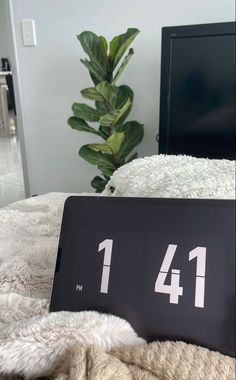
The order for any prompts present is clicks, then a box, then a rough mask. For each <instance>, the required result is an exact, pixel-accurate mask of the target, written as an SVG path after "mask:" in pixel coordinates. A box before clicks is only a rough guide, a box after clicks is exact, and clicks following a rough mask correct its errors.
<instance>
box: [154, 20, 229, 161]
mask: <svg viewBox="0 0 236 380" xmlns="http://www.w3.org/2000/svg"><path fill="white" fill-rule="evenodd" d="M161 67H162V68H161V101H160V130H159V153H166V154H187V155H191V156H195V157H208V158H227V159H234V158H235V157H236V146H235V143H236V125H235V103H236V99H235V85H236V83H235V23H234V22H230V23H220V24H206V25H192V26H178V27H166V28H163V30H162V63H161Z"/></svg>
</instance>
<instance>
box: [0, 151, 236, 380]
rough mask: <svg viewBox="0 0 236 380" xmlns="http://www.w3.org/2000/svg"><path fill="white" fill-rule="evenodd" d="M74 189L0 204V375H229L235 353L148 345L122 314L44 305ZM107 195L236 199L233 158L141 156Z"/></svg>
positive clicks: (170, 344)
mask: <svg viewBox="0 0 236 380" xmlns="http://www.w3.org/2000/svg"><path fill="white" fill-rule="evenodd" d="M70 195H72V194H68V193H67V194H64V193H49V194H45V195H40V196H37V197H32V198H29V199H26V200H23V201H19V202H16V203H14V204H11V205H9V206H7V207H4V208H2V209H0V226H1V229H0V378H2V379H3V378H4V377H6V378H9V376H12V378H20V376H24V377H26V378H38V377H40V376H44V377H46V378H48V379H49V378H52V379H87V378H94V379H111V378H113V379H134V378H135V379H136V378H137V379H139V378H140V379H152V378H153V379H158V378H160V379H164V380H165V379H178V380H182V379H183V380H184V379H203V378H204V379H205V378H207V379H217V380H218V379H222V380H223V379H227V380H232V379H234V378H235V359H233V358H230V357H227V356H224V355H222V354H219V353H217V352H212V351H210V350H208V349H206V348H201V347H197V346H194V345H190V344H189V345H188V344H186V343H183V342H165V343H160V342H153V343H151V344H146V343H145V342H144V340H143V339H142V338H140V337H139V336H137V334H136V332H135V331H134V330H133V328H132V326H131V325H130V324H129V323H128V322H127V321H125V320H123V319H120V318H119V317H116V316H110V315H105V314H99V313H97V312H95V311H90V312H89V311H85V312H80V313H71V312H65V311H62V312H58V313H48V308H49V300H50V295H51V288H52V281H53V275H54V268H55V261H56V253H57V246H58V237H59V233H60V225H61V217H62V212H63V205H64V202H65V200H66V199H67V198H68V196H70ZM78 195H79V194H78ZM83 195H91V196H93V195H94V194H93V193H89V194H83ZM104 195H105V196H132V197H133V196H136V197H139V196H142V197H171V198H221V199H234V198H235V162H234V161H227V160H208V159H197V158H193V157H188V156H165V155H158V156H151V157H146V158H141V159H137V160H134V161H133V162H131V163H129V164H127V165H125V166H123V167H121V168H120V169H118V170H117V171H116V172H115V173H114V175H113V177H112V178H111V180H110V182H109V183H108V184H107V186H106V189H105V190H104V192H103V194H101V196H104ZM1 376H2V377H1ZM89 376H90V377H89Z"/></svg>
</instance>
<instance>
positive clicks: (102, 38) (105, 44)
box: [99, 36, 108, 62]
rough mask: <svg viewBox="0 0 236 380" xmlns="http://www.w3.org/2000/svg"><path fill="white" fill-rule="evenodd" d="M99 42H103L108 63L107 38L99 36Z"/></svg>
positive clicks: (104, 55)
mask: <svg viewBox="0 0 236 380" xmlns="http://www.w3.org/2000/svg"><path fill="white" fill-rule="evenodd" d="M99 40H100V42H101V48H102V53H103V57H104V58H105V60H106V62H108V55H107V49H108V46H107V41H106V38H105V37H103V36H99Z"/></svg>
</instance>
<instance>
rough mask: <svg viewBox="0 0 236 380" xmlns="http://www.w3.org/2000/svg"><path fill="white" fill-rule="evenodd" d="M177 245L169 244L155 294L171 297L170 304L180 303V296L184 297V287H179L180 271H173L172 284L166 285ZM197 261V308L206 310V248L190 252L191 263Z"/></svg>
mask: <svg viewBox="0 0 236 380" xmlns="http://www.w3.org/2000/svg"><path fill="white" fill-rule="evenodd" d="M176 248H177V245H174V244H169V245H168V248H167V251H166V254H165V257H164V260H163V262H162V265H161V269H160V272H159V274H158V276H157V279H156V283H155V292H157V293H166V294H169V295H170V303H176V304H178V303H179V296H182V295H183V287H182V286H179V281H180V270H179V269H172V270H171V283H170V285H166V284H165V280H166V277H167V274H168V272H169V269H170V266H171V263H172V260H173V258H174V255H175V251H176ZM195 258H196V259H197V269H196V286H195V304H194V305H195V307H201V308H204V299H205V274H206V247H196V248H195V249H193V250H192V251H190V252H189V261H191V260H193V259H195Z"/></svg>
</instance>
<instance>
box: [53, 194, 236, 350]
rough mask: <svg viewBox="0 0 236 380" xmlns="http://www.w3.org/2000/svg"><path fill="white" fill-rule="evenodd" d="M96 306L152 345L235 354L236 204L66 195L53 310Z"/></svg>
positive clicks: (221, 201) (232, 202)
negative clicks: (172, 343)
mask: <svg viewBox="0 0 236 380" xmlns="http://www.w3.org/2000/svg"><path fill="white" fill-rule="evenodd" d="M59 310H70V311H82V310H97V311H101V312H106V313H110V314H115V315H118V316H120V317H123V318H125V319H127V320H128V321H129V322H130V323H131V324H132V326H133V327H134V328H135V329H136V331H137V333H138V334H140V335H142V336H143V337H145V338H146V339H148V340H150V341H151V340H154V339H171V340H184V341H186V342H189V343H195V344H200V345H203V346H205V347H209V348H211V349H214V350H218V351H220V352H222V353H226V354H229V355H231V356H235V203H234V201H227V200H225V201H223V200H189V199H186V200H178V199H153V198H149V199H144V198H105V197H70V198H68V200H67V201H66V204H65V209H64V215H63V222H62V228H61V236H60V242H59V249H58V257H57V264H56V271H55V278H54V285H53V292H52V298H51V307H50V311H59Z"/></svg>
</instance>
